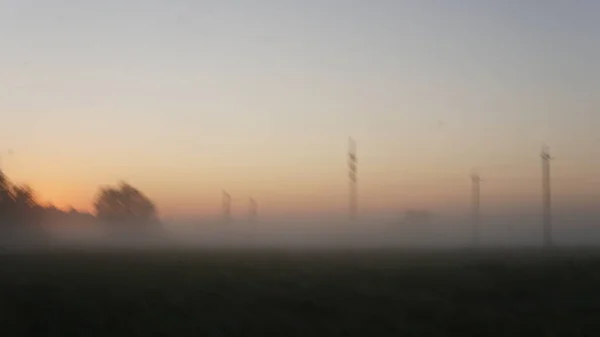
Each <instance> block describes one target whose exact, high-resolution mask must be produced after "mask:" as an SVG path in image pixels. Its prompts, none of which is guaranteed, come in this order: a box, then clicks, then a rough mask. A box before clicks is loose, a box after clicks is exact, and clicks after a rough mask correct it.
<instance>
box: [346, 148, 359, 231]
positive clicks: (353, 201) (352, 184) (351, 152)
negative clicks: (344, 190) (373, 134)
mask: <svg viewBox="0 0 600 337" xmlns="http://www.w3.org/2000/svg"><path fill="white" fill-rule="evenodd" d="M348 170H349V172H348V176H349V178H350V180H349V199H350V200H349V216H350V220H352V221H354V220H356V213H357V204H358V201H357V188H356V142H355V141H354V139H352V138H350V139H349V140H348Z"/></svg>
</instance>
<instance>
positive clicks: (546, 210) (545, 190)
mask: <svg viewBox="0 0 600 337" xmlns="http://www.w3.org/2000/svg"><path fill="white" fill-rule="evenodd" d="M550 159H552V158H551V157H550V152H549V149H548V147H547V146H544V147H543V148H542V194H543V196H542V198H543V201H542V204H543V214H542V217H543V226H544V228H543V230H544V247H545V248H550V247H551V246H552V209H551V207H552V200H551V190H550Z"/></svg>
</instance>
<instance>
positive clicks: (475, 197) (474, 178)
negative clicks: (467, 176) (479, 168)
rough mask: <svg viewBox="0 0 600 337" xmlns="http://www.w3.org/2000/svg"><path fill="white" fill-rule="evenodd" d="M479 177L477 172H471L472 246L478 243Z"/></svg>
mask: <svg viewBox="0 0 600 337" xmlns="http://www.w3.org/2000/svg"><path fill="white" fill-rule="evenodd" d="M480 182H481V178H480V177H479V175H478V174H477V173H473V174H472V175H471V198H472V217H473V218H472V221H473V223H472V225H473V246H478V245H479V232H480V224H479V218H480V217H479V201H480V197H479V191H480V185H479V183H480Z"/></svg>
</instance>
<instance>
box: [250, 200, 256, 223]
mask: <svg viewBox="0 0 600 337" xmlns="http://www.w3.org/2000/svg"><path fill="white" fill-rule="evenodd" d="M257 215H258V204H257V203H256V200H254V198H252V197H250V200H249V205H248V221H249V222H250V223H253V222H256V218H257Z"/></svg>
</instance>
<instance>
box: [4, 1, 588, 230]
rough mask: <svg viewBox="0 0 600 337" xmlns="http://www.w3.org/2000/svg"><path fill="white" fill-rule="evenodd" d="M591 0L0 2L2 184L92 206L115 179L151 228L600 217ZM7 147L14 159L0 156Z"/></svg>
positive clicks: (62, 203) (86, 207)
mask: <svg viewBox="0 0 600 337" xmlns="http://www.w3.org/2000/svg"><path fill="white" fill-rule="evenodd" d="M598 32H600V3H599V2H597V1H594V0H589V1H587V0H577V1H558V0H548V1H543V2H542V1H533V0H525V1H524V0H518V1H517V0H505V1H487V0H482V1H475V0H456V1H446V0H414V1H408V0H407V1H400V0H390V1H384V0H369V1H366V0H364V1H353V0H345V1H342V0H329V1H326V0H319V1H317V0H304V1H291V0H278V1H275V0H256V1H242V0H238V1H233V0H229V1H228V0H219V1H216V0H205V1H191V0H173V1H164V0H163V1H156V0H145V1H140V0H104V1H91V0H78V1H75V0H69V1H67V0H52V1H47V0H0V41H1V45H2V47H1V50H2V52H0V116H1V117H2V122H1V123H0V152H1V153H3V155H2V162H1V165H2V169H3V170H5V171H6V173H7V174H8V175H9V176H10V177H11V178H12V179H13V180H15V181H16V182H18V183H28V184H30V185H31V186H32V187H33V188H34V189H35V190H36V191H37V193H38V197H39V198H40V199H41V200H43V201H44V202H53V203H55V204H56V205H58V206H61V207H64V206H67V205H72V206H74V207H76V208H79V209H83V210H92V202H93V198H94V196H95V193H96V191H97V189H98V186H100V185H105V184H114V183H116V182H117V181H119V180H126V181H128V182H130V183H131V184H133V185H134V186H136V187H138V188H139V189H140V190H142V191H143V192H144V193H146V194H147V195H148V196H149V197H151V198H152V199H153V200H154V201H155V202H156V203H157V205H158V207H159V209H160V212H161V214H163V215H164V216H167V217H174V218H177V217H202V216H211V215H215V214H218V213H219V207H220V203H221V199H220V198H221V191H222V190H223V189H225V190H227V191H228V192H229V193H230V194H231V196H232V202H233V205H232V206H233V209H234V212H238V213H239V214H243V213H244V212H245V211H246V207H247V206H246V203H247V199H248V197H249V196H253V197H254V198H255V199H256V200H257V202H258V204H259V213H260V214H261V215H262V214H264V215H277V214H279V215H281V214H287V215H289V214H297V215H306V214H317V213H319V214H320V213H328V214H329V213H332V214H338V213H339V214H343V213H344V212H346V209H347V198H348V196H347V194H348V192H347V191H348V182H347V180H348V178H347V177H348V175H347V166H346V165H347V164H346V151H347V142H348V137H353V138H354V139H355V140H356V141H357V143H358V158H359V163H358V165H359V167H358V171H359V174H358V176H359V194H360V198H359V205H360V209H361V211H363V212H365V213H368V212H371V213H377V212H381V213H384V212H392V213H393V212H396V211H403V210H406V209H411V208H422V209H431V210H434V211H440V212H444V211H454V212H463V211H464V210H466V209H468V207H469V193H470V180H469V174H470V172H471V171H472V169H473V168H474V167H476V168H477V170H478V171H479V172H480V174H481V175H482V178H483V182H482V198H484V201H482V208H483V209H484V210H488V211H492V210H499V209H512V208H515V209H516V208H528V207H529V208H535V209H536V210H537V208H539V205H540V194H541V189H540V186H541V177H540V157H539V152H540V149H541V146H542V144H547V145H549V146H550V148H551V152H552V155H553V156H554V157H555V159H554V160H553V163H552V165H553V166H552V174H553V193H554V200H555V201H554V202H555V203H556V204H557V205H559V206H561V207H565V208H572V209H593V208H594V207H596V205H599V204H600V170H598V169H599V168H600V152H598V150H597V148H598V146H599V145H600V134H599V133H598V132H597V127H598V126H599V125H600V113H598V108H599V107H600V63H598V60H600V34H598ZM9 149H12V150H13V151H14V154H13V155H8V154H7V151H8V150H9Z"/></svg>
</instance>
